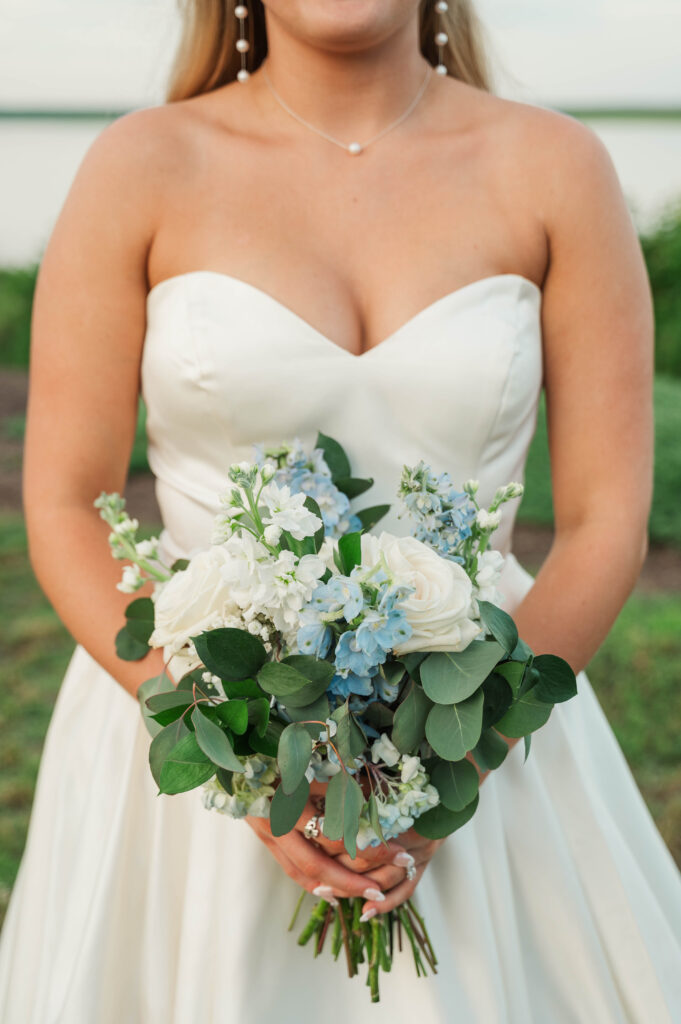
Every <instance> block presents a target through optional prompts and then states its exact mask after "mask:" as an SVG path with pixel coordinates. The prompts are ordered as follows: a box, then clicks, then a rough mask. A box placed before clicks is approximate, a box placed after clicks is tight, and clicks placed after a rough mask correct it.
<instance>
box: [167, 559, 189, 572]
mask: <svg viewBox="0 0 681 1024" xmlns="http://www.w3.org/2000/svg"><path fill="white" fill-rule="evenodd" d="M187 568H189V559H188V558H176V559H175V561H174V562H173V564H172V565H171V566H170V571H171V572H183V571H184V570H185V569H187Z"/></svg>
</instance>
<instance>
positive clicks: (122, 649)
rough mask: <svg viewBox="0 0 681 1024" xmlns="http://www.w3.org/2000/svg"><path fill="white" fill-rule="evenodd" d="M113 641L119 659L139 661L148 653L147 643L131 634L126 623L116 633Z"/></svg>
mask: <svg viewBox="0 0 681 1024" xmlns="http://www.w3.org/2000/svg"><path fill="white" fill-rule="evenodd" d="M115 643H116V654H117V655H118V657H119V658H120V659H121V661H139V660H140V659H141V658H143V657H144V656H145V655H146V654H148V653H149V644H148V643H145V642H143V641H142V640H138V639H137V637H135V636H133V634H132V633H131V632H130V630H129V629H128V626H127V623H126V625H125V626H122V627H121V629H119V630H118V632H117V633H116V641H115Z"/></svg>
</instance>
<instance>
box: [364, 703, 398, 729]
mask: <svg viewBox="0 0 681 1024" xmlns="http://www.w3.org/2000/svg"><path fill="white" fill-rule="evenodd" d="M394 716H395V712H394V711H393V709H392V708H389V707H388V705H387V704H382V703H381V701H380V700H374V701H372V702H371V704H368V705H367V706H366V708H365V710H364V711H363V712H362V721H363V722H366V724H367V725H372V726H373V727H374V729H378V730H379V731H382V730H384V729H390V728H392V724H393V720H394Z"/></svg>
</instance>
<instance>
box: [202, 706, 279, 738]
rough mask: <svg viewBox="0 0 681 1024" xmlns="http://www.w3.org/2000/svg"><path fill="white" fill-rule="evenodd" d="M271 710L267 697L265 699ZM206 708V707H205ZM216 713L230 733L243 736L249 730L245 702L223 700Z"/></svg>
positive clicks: (216, 708)
mask: <svg viewBox="0 0 681 1024" xmlns="http://www.w3.org/2000/svg"><path fill="white" fill-rule="evenodd" d="M262 700H264V701H265V703H266V704H267V706H268V708H269V701H268V700H267V697H263V698H262ZM203 707H204V708H205V705H203ZM215 712H216V714H217V717H218V718H219V719H220V721H221V722H222V723H223V724H224V725H226V726H227V728H228V729H229V730H230V732H235V733H236V734H237V735H238V736H243V734H244V733H245V732H246V729H247V728H248V722H249V718H248V704H247V703H246V701H245V700H223V701H221V702H220V704H218V705H216V707H215Z"/></svg>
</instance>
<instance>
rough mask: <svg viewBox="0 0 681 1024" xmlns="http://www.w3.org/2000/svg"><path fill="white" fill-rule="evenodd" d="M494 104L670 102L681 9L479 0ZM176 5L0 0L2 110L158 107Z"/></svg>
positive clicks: (165, 1) (674, 95)
mask: <svg viewBox="0 0 681 1024" xmlns="http://www.w3.org/2000/svg"><path fill="white" fill-rule="evenodd" d="M478 10H479V12H480V14H481V16H482V18H483V20H484V21H485V23H486V25H487V27H488V30H489V34H490V37H491V41H492V45H493V53H495V54H496V55H497V56H498V58H499V59H500V60H501V62H502V67H503V68H504V69H505V72H506V74H505V76H504V77H502V78H501V79H500V80H499V91H500V92H502V94H507V95H514V96H517V97H518V98H526V99H528V100H534V101H537V102H541V103H547V104H555V105H569V104H574V103H626V102H635V103H663V104H667V103H676V104H681V0H478ZM176 34H177V15H176V5H175V0H88V2H87V3H86V2H84V0H0V104H1V105H2V106H20V105H34V106H36V105H39V106H46V105H49V106H71V105H78V106H83V105H85V106H90V105H105V106H116V107H133V106H143V105H145V104H148V103H156V102H160V101H161V100H162V98H163V87H164V82H165V77H166V73H167V69H168V65H169V61H170V57H171V55H172V52H173V49H174V45H175V40H176Z"/></svg>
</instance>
